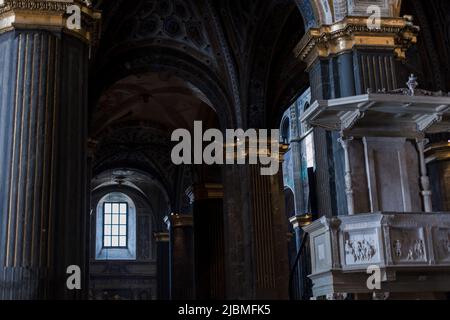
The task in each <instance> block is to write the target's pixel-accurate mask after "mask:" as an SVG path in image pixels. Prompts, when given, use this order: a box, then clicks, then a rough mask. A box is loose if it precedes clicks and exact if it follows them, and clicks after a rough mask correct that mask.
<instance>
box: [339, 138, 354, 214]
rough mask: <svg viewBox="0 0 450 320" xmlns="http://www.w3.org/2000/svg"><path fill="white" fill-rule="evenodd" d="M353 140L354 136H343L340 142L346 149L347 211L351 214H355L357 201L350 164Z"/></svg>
mask: <svg viewBox="0 0 450 320" xmlns="http://www.w3.org/2000/svg"><path fill="white" fill-rule="evenodd" d="M351 140H353V138H352V137H341V138H339V142H340V144H341V145H342V148H343V149H344V167H345V169H344V170H345V193H346V195H347V210H348V211H347V212H348V215H349V216H352V215H354V214H355V202H354V199H353V185H352V170H351V165H350V155H349V151H348V148H349V145H348V144H349V142H350V141H351Z"/></svg>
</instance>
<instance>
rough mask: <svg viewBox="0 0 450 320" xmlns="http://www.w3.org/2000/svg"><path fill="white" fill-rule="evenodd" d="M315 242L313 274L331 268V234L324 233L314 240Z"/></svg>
mask: <svg viewBox="0 0 450 320" xmlns="http://www.w3.org/2000/svg"><path fill="white" fill-rule="evenodd" d="M313 241H314V246H313V248H314V253H313V254H314V256H315V259H314V262H315V263H314V265H313V273H319V272H321V271H325V270H328V269H330V268H331V266H332V261H331V247H330V235H329V233H323V234H320V235H318V236H315V237H314V238H313Z"/></svg>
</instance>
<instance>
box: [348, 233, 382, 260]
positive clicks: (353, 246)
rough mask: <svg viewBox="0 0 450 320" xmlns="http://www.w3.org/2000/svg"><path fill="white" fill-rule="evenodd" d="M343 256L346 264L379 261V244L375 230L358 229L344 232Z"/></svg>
mask: <svg viewBox="0 0 450 320" xmlns="http://www.w3.org/2000/svg"><path fill="white" fill-rule="evenodd" d="M343 237H344V250H343V252H344V257H345V264H346V265H360V264H373V263H379V262H380V248H379V247H380V246H379V240H378V235H377V233H376V230H358V231H357V232H348V233H344V235H343Z"/></svg>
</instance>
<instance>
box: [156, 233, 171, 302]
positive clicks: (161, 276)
mask: <svg viewBox="0 0 450 320" xmlns="http://www.w3.org/2000/svg"><path fill="white" fill-rule="evenodd" d="M169 239H170V236H169V232H158V233H155V241H156V246H157V248H156V255H157V256H156V259H157V277H158V280H157V286H158V300H168V299H169V297H170V264H169Z"/></svg>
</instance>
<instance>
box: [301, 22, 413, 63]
mask: <svg viewBox="0 0 450 320" xmlns="http://www.w3.org/2000/svg"><path fill="white" fill-rule="evenodd" d="M367 21H368V18H367V17H347V18H345V19H344V20H342V21H340V22H337V23H334V24H332V25H323V26H321V27H319V28H311V29H310V30H308V32H307V33H306V34H305V36H304V37H303V38H302V39H301V40H300V42H299V43H298V45H297V46H296V47H295V49H294V54H295V56H296V57H297V58H298V59H300V60H302V61H304V62H306V64H307V65H308V67H309V66H311V65H312V64H313V62H314V61H316V59H318V58H327V57H330V56H333V55H337V54H340V53H343V52H346V51H350V50H352V49H353V48H354V47H377V48H379V47H384V48H390V49H393V50H394V52H395V53H396V55H397V57H398V58H400V59H405V54H406V50H407V49H408V48H409V47H410V45H412V44H414V43H416V42H417V34H418V32H419V28H418V27H417V26H414V25H413V24H412V22H411V17H404V18H383V19H381V26H380V28H378V29H370V28H369V27H368V25H367Z"/></svg>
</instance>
